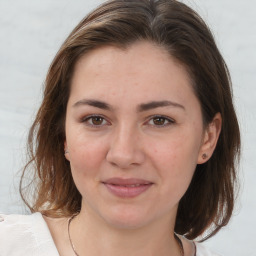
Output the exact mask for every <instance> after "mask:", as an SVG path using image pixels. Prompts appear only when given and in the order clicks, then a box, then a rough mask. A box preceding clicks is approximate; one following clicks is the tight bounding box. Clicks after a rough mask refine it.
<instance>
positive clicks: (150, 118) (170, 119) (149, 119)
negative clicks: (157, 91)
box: [146, 115, 176, 128]
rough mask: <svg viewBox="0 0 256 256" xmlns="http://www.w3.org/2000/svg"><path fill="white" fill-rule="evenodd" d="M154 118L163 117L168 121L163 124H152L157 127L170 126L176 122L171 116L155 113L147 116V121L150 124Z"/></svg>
mask: <svg viewBox="0 0 256 256" xmlns="http://www.w3.org/2000/svg"><path fill="white" fill-rule="evenodd" d="M154 118H163V119H165V120H167V121H168V123H167V124H163V125H154V124H151V126H153V127H156V128H162V127H166V126H169V125H172V124H175V123H176V122H175V120H174V119H173V118H171V117H169V116H165V115H153V116H150V117H148V118H147V120H148V121H146V123H147V124H148V123H149V122H150V121H151V120H153V119H154Z"/></svg>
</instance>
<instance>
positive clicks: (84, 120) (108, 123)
mask: <svg viewBox="0 0 256 256" xmlns="http://www.w3.org/2000/svg"><path fill="white" fill-rule="evenodd" d="M93 117H99V118H102V119H104V121H106V122H107V124H100V125H94V124H90V123H88V122H87V121H88V120H90V119H91V118H93ZM81 122H82V123H85V124H86V125H87V126H89V127H94V128H100V127H102V126H106V125H110V122H109V121H108V120H107V118H106V117H105V116H104V115H99V114H91V115H87V116H85V117H83V118H81Z"/></svg>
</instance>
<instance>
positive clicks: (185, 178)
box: [148, 132, 200, 186]
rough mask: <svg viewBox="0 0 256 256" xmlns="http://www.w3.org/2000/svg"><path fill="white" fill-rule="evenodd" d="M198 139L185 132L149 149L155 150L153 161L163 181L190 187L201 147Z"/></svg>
mask: <svg viewBox="0 0 256 256" xmlns="http://www.w3.org/2000/svg"><path fill="white" fill-rule="evenodd" d="M196 137H197V136H195V134H191V133H186V132H183V133H180V134H176V136H174V137H173V138H172V137H170V138H169V139H168V140H165V141H163V142H158V143H155V144H154V145H151V147H148V148H151V149H153V150H152V152H151V155H152V158H151V159H152V161H153V164H154V165H155V168H156V169H157V170H158V172H159V175H160V176H161V177H162V179H163V180H171V181H175V182H176V183H177V184H180V185H182V184H183V183H184V184H186V185H185V186H187V185H189V183H190V181H191V179H192V176H193V173H194V170H195V168H196V164H197V155H198V150H199V147H200V145H199V142H198V141H199V140H197V139H196Z"/></svg>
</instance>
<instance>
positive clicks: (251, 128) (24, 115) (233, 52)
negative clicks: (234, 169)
mask: <svg viewBox="0 0 256 256" xmlns="http://www.w3.org/2000/svg"><path fill="white" fill-rule="evenodd" d="M100 2H102V1H99V0H97V1H92V0H90V1H88V0H75V1H74V0H73V1H71V0H44V1H40V0H22V1H20V0H0V212H5V213H22V212H24V207H22V204H21V201H20V199H19V196H18V192H17V191H18V185H17V184H18V180H19V173H18V174H17V172H18V171H19V170H20V169H21V167H22V165H23V164H24V159H25V139H26V136H27V132H28V129H29V126H30V124H31V121H32V119H33V116H34V115H35V113H36V109H37V107H38V106H39V103H40V100H41V85H42V83H43V81H44V77H45V75H46V72H47V69H48V66H49V64H50V62H51V60H52V58H53V57H54V55H55V53H56V51H57V50H58V48H59V46H60V45H61V43H62V42H63V40H64V39H65V38H66V36H67V35H68V34H69V32H70V31H71V29H73V27H74V26H75V25H76V24H77V23H78V22H79V21H80V20H81V19H82V18H83V17H84V15H85V14H86V13H87V12H88V11H89V10H91V9H92V8H94V7H95V6H96V5H97V4H98V3H100ZM184 2H186V3H189V5H191V6H192V7H193V8H195V9H196V10H197V11H198V12H199V13H200V14H201V15H202V16H203V18H204V19H205V20H206V21H207V23H208V24H209V25H210V27H211V28H212V30H213V33H214V35H215V37H216V40H217V43H218V46H219V48H220V50H221V52H222V54H223V56H224V58H225V59H226V62H227V64H228V66H229V68H230V71H231V75H232V78H233V87H234V98H235V104H236V108H237V111H238V115H239V122H240V125H241V131H242V140H243V154H242V162H241V174H240V176H241V181H242V189H241V193H240V199H239V200H238V204H237V208H236V211H235V214H234V217H233V219H232V221H231V222H230V224H229V225H228V226H227V227H226V228H224V229H223V230H222V231H221V232H220V233H218V235H217V236H215V237H214V238H212V239H210V240H209V242H206V243H207V244H208V246H209V247H210V248H213V249H214V250H216V251H217V252H220V253H221V254H223V255H226V256H238V255H239V256H252V255H254V256H255V255H256V221H255V216H256V200H255V197H256V188H255V183H256V146H255V142H256V102H255V98H256V88H255V86H256V50H255V47H256V16H255V8H256V1H254V0H243V1H238V0H236V1H234V0H193V1H192V0H190V1H184Z"/></svg>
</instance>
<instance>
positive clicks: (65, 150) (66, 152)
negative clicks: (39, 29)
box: [64, 140, 69, 161]
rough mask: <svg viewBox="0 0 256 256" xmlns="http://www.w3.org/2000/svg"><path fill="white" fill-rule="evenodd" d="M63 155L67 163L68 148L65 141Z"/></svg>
mask: <svg viewBox="0 0 256 256" xmlns="http://www.w3.org/2000/svg"><path fill="white" fill-rule="evenodd" d="M64 155H65V158H66V159H67V160H68V161H69V151H68V146H67V141H66V140H65V141H64Z"/></svg>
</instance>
